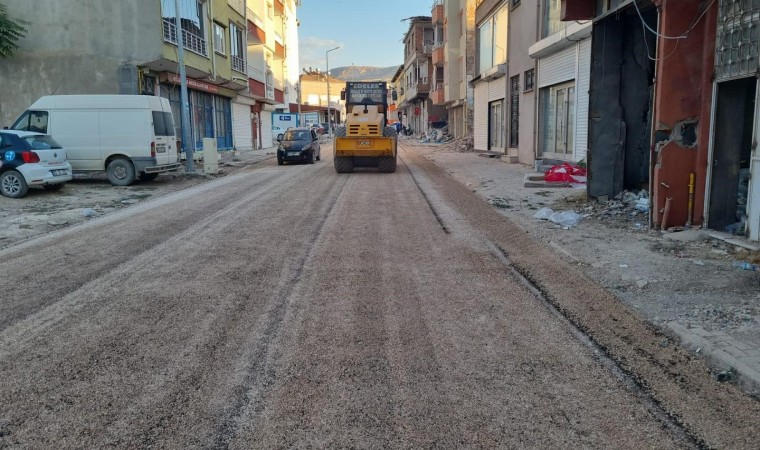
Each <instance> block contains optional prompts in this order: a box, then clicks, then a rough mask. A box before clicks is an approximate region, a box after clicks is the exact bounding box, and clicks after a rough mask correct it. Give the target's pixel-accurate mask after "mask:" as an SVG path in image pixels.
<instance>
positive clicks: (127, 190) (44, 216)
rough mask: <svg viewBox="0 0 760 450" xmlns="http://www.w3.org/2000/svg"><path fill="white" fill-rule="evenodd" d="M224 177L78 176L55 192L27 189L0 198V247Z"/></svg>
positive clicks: (176, 175) (170, 175)
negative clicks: (131, 179) (116, 181)
mask: <svg viewBox="0 0 760 450" xmlns="http://www.w3.org/2000/svg"><path fill="white" fill-rule="evenodd" d="M224 175H225V173H221V174H220V175H217V176H208V175H195V176H189V175H186V174H185V173H182V172H178V173H168V174H162V175H160V176H159V177H158V178H156V179H155V180H153V181H137V182H135V183H134V184H133V185H131V186H112V185H111V184H110V183H109V182H108V180H107V179H106V177H105V175H93V176H79V175H78V176H77V177H76V178H75V179H74V180H72V181H70V182H68V183H66V187H65V188H63V189H62V190H60V191H57V192H48V191H46V190H44V189H42V188H30V189H29V193H28V194H27V195H26V196H25V197H23V198H20V199H11V198H7V197H3V196H0V248H3V247H7V246H9V245H12V244H15V243H18V242H20V241H23V240H26V239H29V238H32V237H35V236H39V235H42V234H45V233H49V232H51V231H55V230H58V229H61V228H65V227H70V226H73V225H76V224H79V223H82V222H85V221H87V220H89V219H91V218H94V217H98V216H102V215H105V214H108V213H111V212H114V211H117V210H120V209H124V208H127V207H129V206H130V205H134V204H137V203H140V202H142V201H145V200H147V199H150V198H154V197H159V196H162V195H166V194H168V193H171V192H176V191H179V190H182V189H185V188H188V187H190V186H194V185H196V184H199V183H203V182H205V181H207V180H210V179H214V178H218V177H219V176H224Z"/></svg>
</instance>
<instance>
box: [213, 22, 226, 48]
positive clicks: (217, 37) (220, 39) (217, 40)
mask: <svg viewBox="0 0 760 450" xmlns="http://www.w3.org/2000/svg"><path fill="white" fill-rule="evenodd" d="M224 34H225V33H224V27H223V26H221V25H219V24H218V23H214V51H215V52H217V53H220V54H222V55H224V54H225V51H224V50H225V47H226V45H225V44H224Z"/></svg>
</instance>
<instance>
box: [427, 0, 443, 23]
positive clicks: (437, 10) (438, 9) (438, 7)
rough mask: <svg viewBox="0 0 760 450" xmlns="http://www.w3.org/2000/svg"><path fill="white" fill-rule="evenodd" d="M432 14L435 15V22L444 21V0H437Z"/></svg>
mask: <svg viewBox="0 0 760 450" xmlns="http://www.w3.org/2000/svg"><path fill="white" fill-rule="evenodd" d="M430 15H431V16H433V23H443V18H444V13H443V0H436V2H435V4H433V10H432V11H431V12H430Z"/></svg>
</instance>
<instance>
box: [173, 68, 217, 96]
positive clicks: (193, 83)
mask: <svg viewBox="0 0 760 450" xmlns="http://www.w3.org/2000/svg"><path fill="white" fill-rule="evenodd" d="M168 80H169V81H170V82H171V83H174V84H180V83H181V79H180V77H179V75H177V74H176V73H173V74H170V75H169V78H168ZM187 87H189V88H192V89H197V90H199V91H206V92H210V93H212V94H217V93H219V88H218V87H217V86H214V85H213V84H208V83H204V82H202V81H198V80H193V79H192V78H188V79H187Z"/></svg>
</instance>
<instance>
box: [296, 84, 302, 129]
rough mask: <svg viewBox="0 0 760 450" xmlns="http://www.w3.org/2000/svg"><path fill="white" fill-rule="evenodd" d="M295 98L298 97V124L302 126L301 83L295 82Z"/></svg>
mask: <svg viewBox="0 0 760 450" xmlns="http://www.w3.org/2000/svg"><path fill="white" fill-rule="evenodd" d="M296 98H297V99H298V126H299V127H302V126H303V119H302V118H301V83H300V82H298V83H296Z"/></svg>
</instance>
